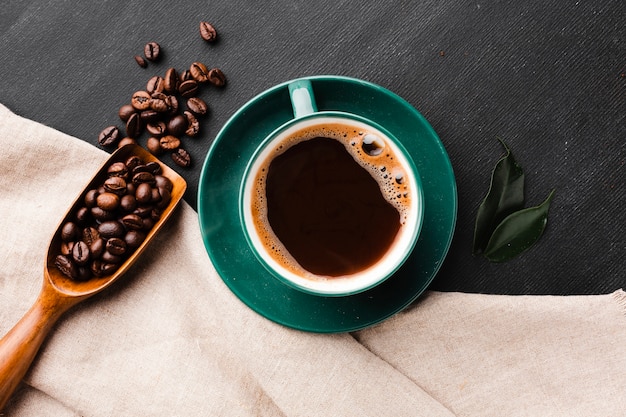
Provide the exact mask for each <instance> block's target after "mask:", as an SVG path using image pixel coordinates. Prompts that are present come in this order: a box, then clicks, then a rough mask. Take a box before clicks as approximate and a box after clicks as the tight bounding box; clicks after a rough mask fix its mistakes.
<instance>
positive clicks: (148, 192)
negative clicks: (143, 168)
mask: <svg viewBox="0 0 626 417" xmlns="http://www.w3.org/2000/svg"><path fill="white" fill-rule="evenodd" d="M135 198H136V199H137V203H139V204H147V203H149V202H150V200H151V199H152V187H151V186H150V184H148V183H141V184H139V185H138V186H137V191H135Z"/></svg>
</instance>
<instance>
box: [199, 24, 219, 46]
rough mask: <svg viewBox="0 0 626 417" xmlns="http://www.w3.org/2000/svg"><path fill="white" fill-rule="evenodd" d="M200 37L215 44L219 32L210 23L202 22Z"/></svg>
mask: <svg viewBox="0 0 626 417" xmlns="http://www.w3.org/2000/svg"><path fill="white" fill-rule="evenodd" d="M200 36H201V37H202V39H204V40H205V41H207V42H214V41H215V40H216V39H217V31H216V30H215V28H214V27H213V25H212V24H210V23H209V22H200Z"/></svg>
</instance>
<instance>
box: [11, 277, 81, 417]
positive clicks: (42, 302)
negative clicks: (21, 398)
mask: <svg viewBox="0 0 626 417" xmlns="http://www.w3.org/2000/svg"><path fill="white" fill-rule="evenodd" d="M80 300H81V298H80V297H67V296H63V295H62V294H60V293H58V292H56V291H55V290H54V288H53V287H52V286H51V285H50V284H49V283H48V280H47V279H44V285H43V287H42V289H41V292H40V294H39V296H38V297H37V300H36V301H35V303H34V304H33V306H32V307H31V308H30V310H28V312H26V314H25V315H24V316H23V317H22V318H21V319H20V321H19V322H17V324H16V325H15V326H14V327H13V328H12V329H11V330H10V331H9V332H8V333H7V334H6V335H5V336H4V337H3V338H2V339H1V340H0V412H1V411H2V409H3V408H4V406H5V405H6V403H7V402H8V401H9V398H11V395H12V394H13V392H14V391H15V389H16V388H17V386H18V385H19V383H20V381H21V380H22V378H23V377H24V375H25V374H26V372H27V371H28V369H29V368H30V365H31V363H32V362H33V360H34V358H35V356H36V355H37V352H38V351H39V347H40V346H41V344H42V343H43V341H44V339H45V338H46V336H47V335H48V333H49V332H50V329H51V328H52V326H53V325H54V323H55V322H56V321H57V320H58V319H59V317H61V315H62V314H63V313H64V312H65V311H67V309H69V308H70V307H71V306H73V305H74V304H76V303H77V302H79V301H80ZM0 415H1V414H0Z"/></svg>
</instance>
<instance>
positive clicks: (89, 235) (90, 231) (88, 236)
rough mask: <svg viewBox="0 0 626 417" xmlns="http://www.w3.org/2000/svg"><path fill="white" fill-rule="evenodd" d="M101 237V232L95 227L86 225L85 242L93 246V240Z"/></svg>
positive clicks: (84, 231) (84, 230)
mask: <svg viewBox="0 0 626 417" xmlns="http://www.w3.org/2000/svg"><path fill="white" fill-rule="evenodd" d="M97 239H100V232H98V229H97V228H95V227H86V228H84V229H83V239H82V240H83V242H85V243H86V244H87V245H89V246H91V245H92V243H93V242H95V241H96V240H97Z"/></svg>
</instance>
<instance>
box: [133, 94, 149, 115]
mask: <svg viewBox="0 0 626 417" xmlns="http://www.w3.org/2000/svg"><path fill="white" fill-rule="evenodd" d="M151 99H152V97H151V96H150V93H148V92H147V91H136V92H135V93H134V94H133V95H132V97H131V99H130V104H131V105H132V106H133V107H134V108H135V109H136V110H140V111H142V110H147V109H149V108H150V100H151Z"/></svg>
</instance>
